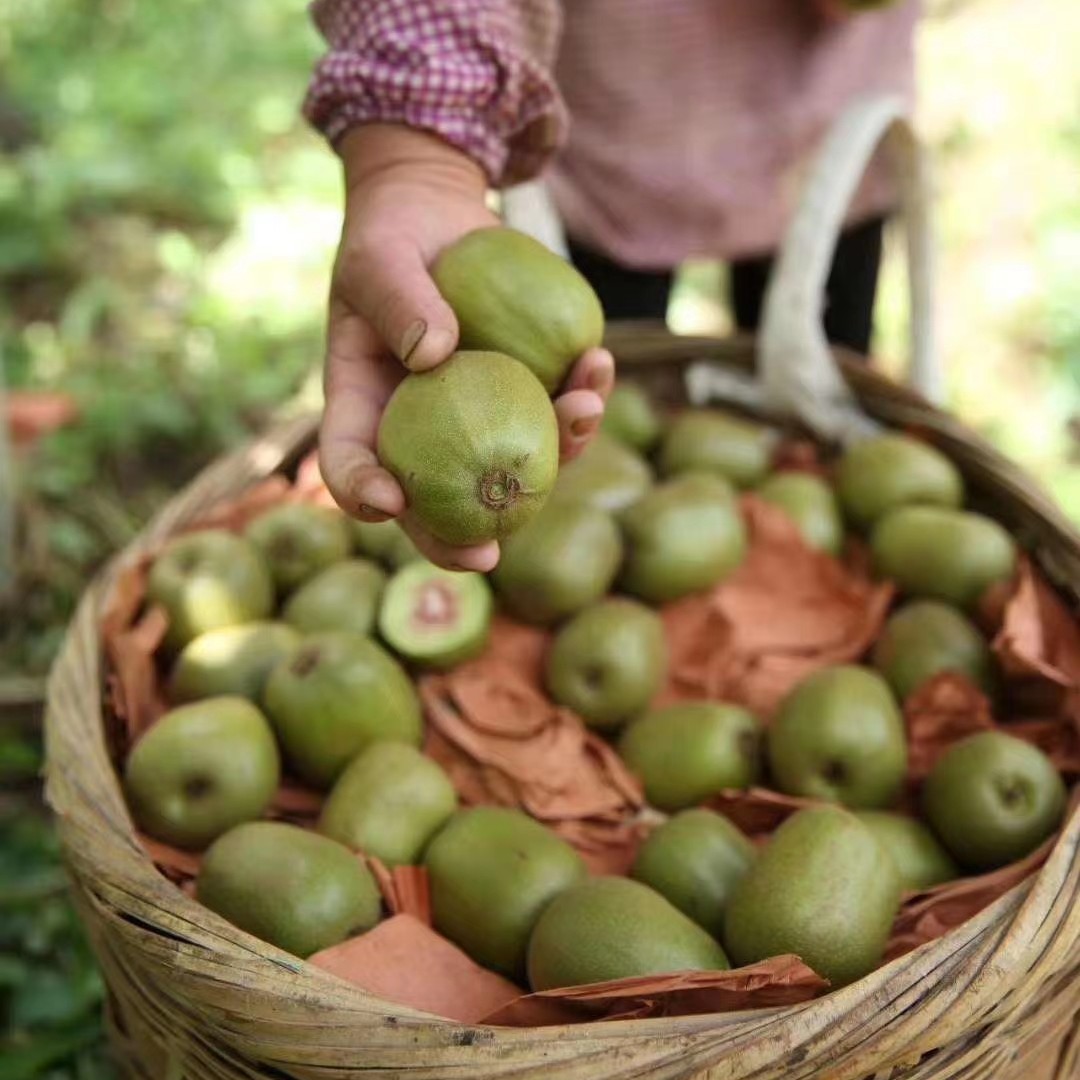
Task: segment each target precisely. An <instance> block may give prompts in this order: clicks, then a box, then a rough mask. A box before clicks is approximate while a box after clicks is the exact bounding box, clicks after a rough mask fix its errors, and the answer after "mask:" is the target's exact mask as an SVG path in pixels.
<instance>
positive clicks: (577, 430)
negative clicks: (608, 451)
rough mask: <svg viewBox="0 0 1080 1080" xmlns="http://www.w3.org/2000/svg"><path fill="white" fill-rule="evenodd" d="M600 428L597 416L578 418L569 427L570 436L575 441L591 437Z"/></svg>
mask: <svg viewBox="0 0 1080 1080" xmlns="http://www.w3.org/2000/svg"><path fill="white" fill-rule="evenodd" d="M599 426H600V417H599V416H579V417H578V418H577V419H576V420H575V421H573V423H571V425H570V434H571V435H573V436H574V438H576V439H583V438H585V436H586V435H591V434H592V433H593V432H594V431H595V430H596V429H597V428H598V427H599Z"/></svg>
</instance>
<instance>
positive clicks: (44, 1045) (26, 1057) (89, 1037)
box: [0, 1020, 108, 1080]
mask: <svg viewBox="0 0 1080 1080" xmlns="http://www.w3.org/2000/svg"><path fill="white" fill-rule="evenodd" d="M100 1040H101V1026H100V1024H99V1023H98V1022H97V1021H96V1020H87V1021H83V1022H82V1023H81V1024H79V1025H77V1026H75V1027H72V1028H70V1029H69V1030H66V1031H55V1032H43V1033H41V1034H39V1035H36V1036H34V1037H33V1038H32V1039H29V1040H27V1041H26V1042H25V1043H24V1044H23V1045H12V1042H13V1041H12V1040H9V1041H8V1042H7V1043H0V1076H2V1077H3V1078H4V1080H36V1078H37V1077H39V1076H40V1074H41V1072H42V1071H43V1070H44V1069H47V1068H48V1067H49V1066H50V1065H55V1064H57V1063H58V1062H61V1061H64V1060H65V1059H66V1058H70V1057H71V1056H72V1055H73V1054H76V1053H78V1052H79V1051H80V1050H85V1049H87V1048H89V1047H92V1046H94V1045H95V1044H96V1043H98V1042H100ZM104 1075H106V1076H107V1075H108V1074H107V1073H106V1074H104Z"/></svg>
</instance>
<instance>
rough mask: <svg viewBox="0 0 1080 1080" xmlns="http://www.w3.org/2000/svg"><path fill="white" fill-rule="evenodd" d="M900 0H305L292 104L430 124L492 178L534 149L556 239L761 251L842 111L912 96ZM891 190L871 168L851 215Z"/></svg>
mask: <svg viewBox="0 0 1080 1080" xmlns="http://www.w3.org/2000/svg"><path fill="white" fill-rule="evenodd" d="M918 6H919V5H918V0H904V2H901V3H899V4H897V5H894V6H892V7H889V8H886V9H884V10H882V11H875V12H870V13H866V14H861V15H857V16H854V17H852V18H850V19H845V20H843V21H841V22H838V23H831V22H828V21H826V20H824V19H823V18H822V17H821V16H820V15H819V14H818V11H817V9H816V7H815V6H814V5H813V3H812V2H811V0H568V2H567V3H565V4H560V3H558V0H315V3H314V4H313V8H312V9H313V13H314V17H315V20H316V23H317V25H318V26H319V28H320V29H321V31H322V32H323V34H324V36H325V37H326V39H327V41H328V42H329V43H330V51H329V53H328V54H327V55H326V56H325V57H324V58H323V60H322V61H321V62H320V64H319V66H318V68H317V70H316V73H315V77H314V79H313V81H312V85H311V88H310V91H309V94H308V98H307V102H306V106H305V108H306V112H307V115H308V117H309V118H310V119H311V121H312V122H313V123H314V124H315V125H316V126H317V127H319V128H321V129H322V130H323V131H324V132H325V133H326V135H327V136H328V137H329V138H330V139H332V140H333V139H336V138H338V137H339V136H340V135H341V134H342V133H343V132H344V131H345V130H346V129H347V128H349V127H350V126H352V125H353V124H357V123H363V122H365V121H371V120H383V121H395V122H401V123H406V124H410V125H412V126H415V127H419V128H423V129H425V130H428V131H432V132H434V133H436V134H438V135H440V136H441V137H442V138H444V139H446V140H447V141H448V142H450V143H452V144H453V145H455V146H458V147H459V148H461V149H462V150H464V151H465V152H466V153H468V154H470V155H471V156H472V157H474V158H475V159H476V160H477V161H478V162H479V163H480V164H481V165H482V166H483V167H484V169H485V170H486V171H487V173H488V175H489V177H490V178H491V181H492V183H494V184H496V185H502V184H506V183H511V182H514V181H516V180H520V179H524V178H527V177H529V176H532V175H535V174H536V173H537V172H538V171H539V170H541V169H542V168H543V167H544V165H545V164H547V163H549V162H550V168H549V169H548V171H547V172H546V174H545V178H546V179H547V181H548V183H549V185H550V188H551V190H552V193H553V195H554V197H555V201H556V205H557V206H558V208H559V211H560V213H561V214H562V217H563V220H564V222H565V223H566V225H567V228H568V231H569V232H570V233H571V235H572V236H574V237H575V238H576V239H578V240H580V241H582V242H584V243H586V244H589V245H590V246H592V247H594V248H597V249H599V250H600V251H602V252H604V253H606V254H608V255H609V256H611V257H613V258H615V259H617V260H618V261H620V262H622V263H624V264H626V265H629V266H636V267H642V268H662V267H664V268H666V267H670V266H673V265H675V264H677V263H678V262H680V261H682V260H683V259H684V258H687V257H690V256H698V255H700V256H722V257H732V256H737V255H742V254H748V253H752V252H757V251H765V250H769V249H771V248H773V247H774V246H775V244H776V241H777V239H778V238H779V236H780V235H781V233H782V230H783V227H784V223H785V221H786V218H787V214H788V212H789V210H790V206H791V201H792V198H793V195H794V192H795V191H796V181H797V172H798V170H799V169H800V167H801V166H802V165H804V164H805V161H806V157H807V154H808V152H809V151H810V150H812V148H813V147H814V146H815V145H816V144H817V143H818V141H819V140H820V138H821V136H822V133H823V131H824V129H825V128H826V126H827V125H828V123H829V122H830V120H831V119H833V118H834V117H835V116H836V115H837V114H838V112H839V111H840V110H841V109H842V108H843V106H844V104H845V103H846V102H847V101H849V100H850V99H851V98H852V97H853V96H855V95H858V94H861V93H867V92H886V93H895V94H901V95H904V96H908V97H910V95H911V94H912V81H913V56H912V52H913V45H912V37H913V34H912V31H913V27H914V24H915V21H916V18H917V15H918ZM568 115H569V116H570V117H572V120H573V122H572V123H571V124H568V123H567V118H568ZM890 197H891V196H890V190H889V187H888V185H887V184H886V183H885V182H884V180H883V179H882V178H881V177H873V176H872V177H871V179H870V181H869V182H868V183H867V184H865V185H864V186H863V189H862V191H861V192H860V195H859V198H858V200H857V203H856V206H855V207H854V208H853V212H852V216H853V217H855V218H857V217H860V216H865V215H866V214H869V213H871V212H876V211H879V210H882V209H884V208H885V207H887V206H888V204H889V202H890Z"/></svg>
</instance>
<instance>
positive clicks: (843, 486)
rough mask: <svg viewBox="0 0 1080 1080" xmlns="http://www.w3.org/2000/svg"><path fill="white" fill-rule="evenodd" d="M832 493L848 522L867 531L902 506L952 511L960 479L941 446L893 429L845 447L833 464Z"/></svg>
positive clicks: (957, 501) (956, 503) (959, 501)
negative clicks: (835, 467) (932, 507)
mask: <svg viewBox="0 0 1080 1080" xmlns="http://www.w3.org/2000/svg"><path fill="white" fill-rule="evenodd" d="M836 494H837V496H838V498H839V500H840V505H841V507H842V508H843V511H844V514H845V516H846V517H847V519H848V521H850V522H851V524H853V525H854V526H855V527H856V528H860V529H869V528H871V527H872V526H873V525H874V523H875V522H877V521H880V520H881V519H882V518H883V517H884V516H885V515H886V514H888V513H889V512H890V511H893V510H896V509H897V508H898V507H901V506H944V507H949V508H953V509H955V508H956V507H958V506H960V505H961V504H962V503H963V501H964V481H963V478H962V477H961V475H960V473H959V471H958V470H957V468H956V466H955V465H954V464H953V463H952V462H951V461H950V460H949V459H948V458H947V457H946V456H945V455H944V454H943V453H941V451H940V450H938V449H936V448H935V447H933V446H931V445H930V444H929V443H925V442H922V441H921V440H920V439H913V438H912V437H911V436H909V435H901V434H900V433H899V432H895V431H893V432H887V433H886V434H884V435H877V436H874V437H873V438H871V439H864V440H863V441H862V442H858V443H855V444H854V445H853V446H851V447H849V448H848V450H847V451H846V452H845V454H844V456H843V457H842V458H841V459H840V462H839V464H838V465H837V469H836Z"/></svg>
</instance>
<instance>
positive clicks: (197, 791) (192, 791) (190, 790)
mask: <svg viewBox="0 0 1080 1080" xmlns="http://www.w3.org/2000/svg"><path fill="white" fill-rule="evenodd" d="M213 787H214V785H213V783H212V782H211V781H210V780H209V779H208V778H207V777H205V776H193V777H191V779H190V780H188V781H186V782H185V784H184V794H185V795H186V796H187V797H188V798H189V799H201V798H202V797H203V796H204V795H209V794H210V792H211V791H212V790H213Z"/></svg>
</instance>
